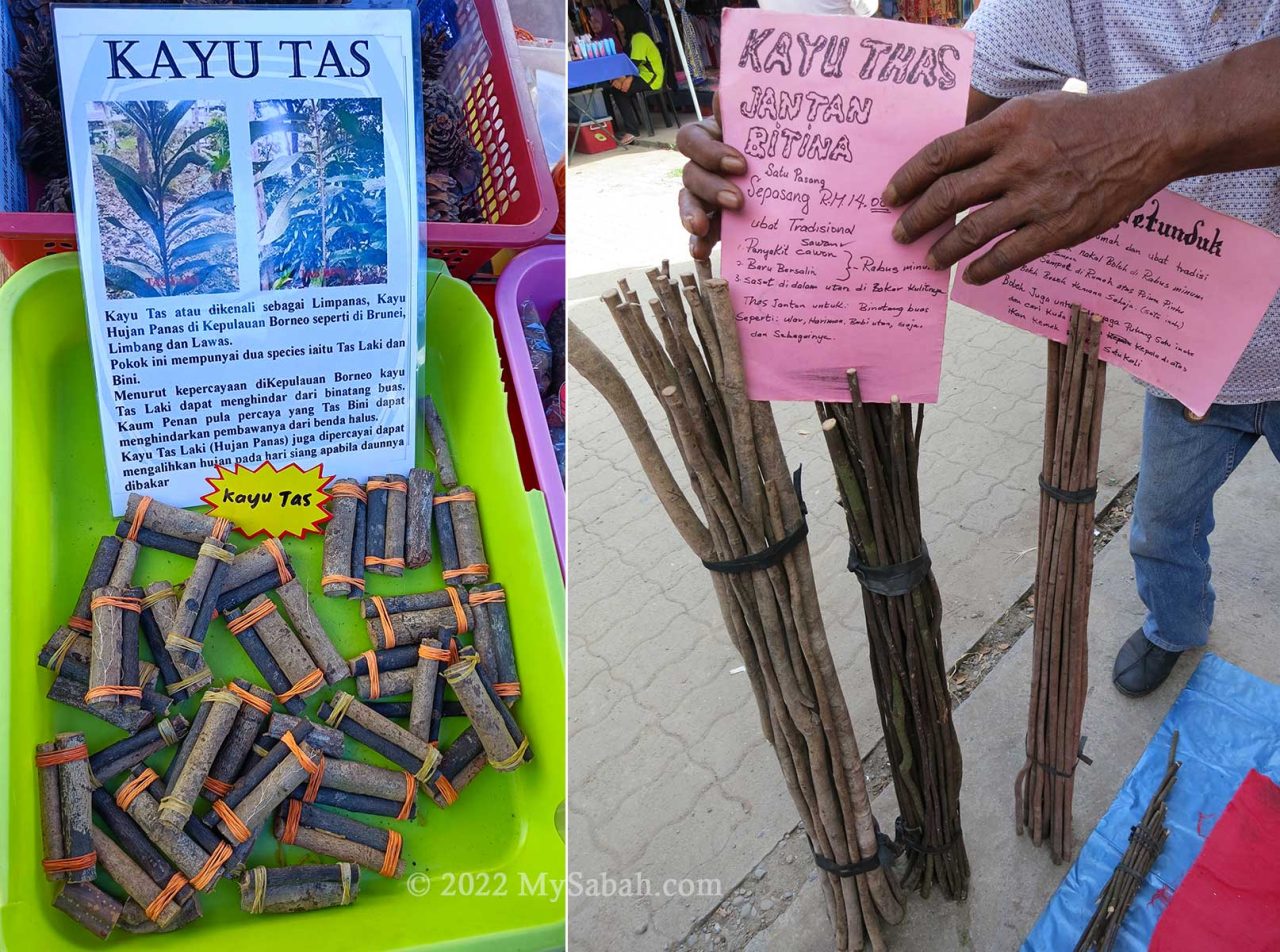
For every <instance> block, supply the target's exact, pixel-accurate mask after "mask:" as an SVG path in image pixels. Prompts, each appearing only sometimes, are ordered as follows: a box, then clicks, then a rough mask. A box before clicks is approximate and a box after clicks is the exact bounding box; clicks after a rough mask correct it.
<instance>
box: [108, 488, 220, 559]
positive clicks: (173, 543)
mask: <svg viewBox="0 0 1280 952" xmlns="http://www.w3.org/2000/svg"><path fill="white" fill-rule="evenodd" d="M230 530H231V524H230V523H229V522H227V520H225V519H215V518H214V517H213V516H210V515H207V514H206V513H203V512H191V511H189V510H187V509H178V508H177V507H176V506H170V505H166V504H165V503H162V502H158V501H156V500H155V499H152V498H151V497H150V496H141V495H139V494H138V493H130V494H129V501H128V503H127V504H126V506H125V511H124V518H123V519H121V520H120V523H119V524H118V525H117V526H116V535H117V536H119V537H120V538H122V539H127V540H128V541H130V542H136V543H137V544H138V545H144V546H146V547H148V548H151V549H161V550H162V551H165V552H174V553H176V554H178V555H185V556H186V557H187V558H189V559H194V558H197V557H198V556H199V554H200V546H201V545H202V544H204V542H205V540H206V539H208V538H209V537H210V536H213V537H214V538H216V539H218V540H223V539H225V538H226V537H227V533H228V532H229V531H230Z"/></svg>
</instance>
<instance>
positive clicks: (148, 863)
mask: <svg viewBox="0 0 1280 952" xmlns="http://www.w3.org/2000/svg"><path fill="white" fill-rule="evenodd" d="M93 812H94V814H95V815H97V817H98V819H100V820H101V821H102V822H103V824H104V825H105V826H106V828H107V830H108V831H109V832H110V833H111V836H112V838H113V839H114V840H115V842H116V843H118V844H119V846H120V848H121V849H122V850H124V852H125V853H127V854H128V855H129V858H130V859H132V860H133V861H134V863H136V864H137V865H138V866H140V867H141V868H142V869H144V870H145V871H146V873H147V875H148V876H150V877H151V880H152V882H155V883H159V884H162V885H164V886H167V885H169V884H170V882H171V881H172V880H173V877H174V876H175V875H176V876H179V877H181V879H182V882H181V884H180V885H179V886H178V887H177V888H176V891H175V892H174V893H173V897H172V898H173V901H174V902H176V903H177V904H178V905H179V906H182V905H185V904H186V902H187V901H188V900H189V899H191V898H193V897H194V896H195V891H194V890H193V889H192V888H191V884H190V882H188V881H187V878H186V877H185V876H183V875H182V874H181V873H180V872H179V871H178V868H177V867H176V866H174V865H173V863H172V862H170V860H169V858H168V857H167V856H165V855H164V853H163V852H161V850H160V848H159V847H158V846H156V844H155V843H153V842H151V838H150V837H148V836H147V834H146V833H145V832H144V831H143V829H142V827H140V826H139V825H138V824H137V822H136V821H135V820H134V819H133V817H131V816H129V814H128V813H126V812H125V811H124V810H122V809H121V808H120V806H119V805H118V804H117V803H116V798H115V794H113V793H112V792H111V791H109V790H108V789H107V788H106V787H97V788H96V789H95V790H94V791H93Z"/></svg>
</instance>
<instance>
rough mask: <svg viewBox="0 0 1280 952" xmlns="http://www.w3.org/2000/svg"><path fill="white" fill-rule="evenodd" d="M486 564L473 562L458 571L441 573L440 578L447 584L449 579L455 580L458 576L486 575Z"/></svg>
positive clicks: (487, 565) (487, 570) (447, 570)
mask: <svg viewBox="0 0 1280 952" xmlns="http://www.w3.org/2000/svg"><path fill="white" fill-rule="evenodd" d="M488 574H489V563H488V562H473V563H472V564H471V565H464V566H463V567H462V568H460V569H446V570H445V571H443V572H441V573H440V575H441V577H443V578H444V580H445V581H446V582H447V581H449V579H451V578H457V577H458V576H460V575H488Z"/></svg>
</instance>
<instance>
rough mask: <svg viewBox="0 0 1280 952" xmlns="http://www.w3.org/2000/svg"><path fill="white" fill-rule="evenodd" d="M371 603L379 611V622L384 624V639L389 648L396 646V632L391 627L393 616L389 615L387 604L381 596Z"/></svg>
mask: <svg viewBox="0 0 1280 952" xmlns="http://www.w3.org/2000/svg"><path fill="white" fill-rule="evenodd" d="M370 601H372V602H373V607H374V608H376V609H377V610H378V621H380V622H382V638H383V641H385V642H386V645H387V647H388V648H394V647H395V646H396V630H395V628H393V627H392V625H391V616H390V615H388V614H387V604H386V602H384V601H383V600H382V596H381V595H374V596H373V597H372V598H371V599H370Z"/></svg>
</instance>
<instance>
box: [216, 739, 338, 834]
mask: <svg viewBox="0 0 1280 952" xmlns="http://www.w3.org/2000/svg"><path fill="white" fill-rule="evenodd" d="M278 750H283V755H282V756H280V757H279V758H278V759H276V758H272V757H271V756H270V755H271V754H275V753H276V752H277V751H278ZM269 760H271V761H273V763H272V766H271V767H270V768H269V769H268V770H267V771H266V772H265V774H264V775H262V777H261V779H260V780H258V781H257V782H256V783H255V784H254V785H253V786H252V787H249V788H246V789H244V790H243V791H242V795H241V796H240V797H239V798H238V802H236V803H235V804H234V805H232V804H231V803H230V795H228V797H227V798H224V799H222V800H215V801H214V802H213V812H214V813H216V814H217V816H218V832H219V833H221V834H222V836H223V837H225V838H226V840H227V841H228V842H230V843H234V844H236V845H241V844H244V843H247V842H249V841H250V840H252V839H253V837H254V836H255V835H256V834H257V830H258V829H259V827H261V826H262V824H263V823H264V822H265V821H266V819H267V817H268V816H269V815H270V814H271V811H272V810H274V809H275V808H276V807H277V806H279V805H280V804H281V803H282V802H283V801H284V800H285V799H286V798H287V797H288V796H289V794H290V793H292V792H293V791H294V789H296V788H297V786H298V784H299V783H301V782H302V781H304V780H305V779H306V778H307V777H309V776H311V775H313V774H315V773H316V772H317V771H318V770H319V769H320V765H319V760H320V751H318V750H317V749H316V748H315V747H314V746H312V745H311V744H310V743H308V742H307V741H305V740H302V741H299V740H296V739H295V738H294V735H293V734H291V733H289V732H286V733H285V734H284V735H283V736H282V737H281V738H280V743H279V745H277V747H275V748H273V749H272V750H271V752H270V754H269V755H268V756H267V757H264V758H263V760H262V761H261V763H267V762H268V761H269Z"/></svg>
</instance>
